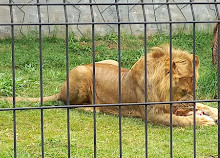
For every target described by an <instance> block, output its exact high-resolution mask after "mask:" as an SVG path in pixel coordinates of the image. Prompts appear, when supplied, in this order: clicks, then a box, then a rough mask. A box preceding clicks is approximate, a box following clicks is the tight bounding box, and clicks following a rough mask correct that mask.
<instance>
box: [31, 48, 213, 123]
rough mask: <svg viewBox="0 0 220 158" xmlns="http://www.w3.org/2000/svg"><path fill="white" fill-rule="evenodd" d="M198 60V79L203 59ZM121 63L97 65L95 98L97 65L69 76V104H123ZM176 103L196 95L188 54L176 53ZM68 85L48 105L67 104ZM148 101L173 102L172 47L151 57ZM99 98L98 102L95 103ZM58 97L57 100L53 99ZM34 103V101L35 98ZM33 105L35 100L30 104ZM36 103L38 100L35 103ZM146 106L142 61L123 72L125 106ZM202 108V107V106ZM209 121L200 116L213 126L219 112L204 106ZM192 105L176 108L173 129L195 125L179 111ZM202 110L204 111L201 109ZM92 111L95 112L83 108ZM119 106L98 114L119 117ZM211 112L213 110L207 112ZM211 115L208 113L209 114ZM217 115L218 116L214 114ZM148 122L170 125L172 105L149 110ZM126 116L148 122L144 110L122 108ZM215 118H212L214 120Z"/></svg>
mask: <svg viewBox="0 0 220 158" xmlns="http://www.w3.org/2000/svg"><path fill="white" fill-rule="evenodd" d="M195 59H196V65H195V68H196V76H195V77H196V79H197V78H198V68H199V59H198V58H197V57H195ZM118 69H119V68H118V63H117V62H116V61H113V60H107V61H102V62H97V63H95V94H93V64H88V65H82V66H78V67H76V68H74V69H73V70H71V71H70V73H69V104H93V103H95V104H117V103H119V86H118V85H119V74H118ZM172 74H173V75H172V76H173V79H172V81H173V84H172V85H173V86H172V87H173V88H172V90H173V96H172V98H173V100H174V101H181V100H191V99H192V91H193V84H192V83H193V56H192V55H191V54H189V53H187V52H185V51H181V50H174V49H173V50H172ZM66 87H67V83H66V82H64V83H63V85H62V89H61V91H60V93H59V94H56V95H54V96H52V97H51V98H50V99H48V97H46V98H44V100H45V101H47V100H53V99H58V100H61V101H63V102H65V103H67V88H66ZM147 89H148V91H147V101H148V102H161V101H162V102H164V101H170V55H169V47H156V48H154V49H153V50H152V51H151V52H150V53H148V55H147ZM94 96H95V100H94ZM53 97H54V98H53ZM32 99H34V98H32ZM30 101H31V100H30ZM35 101H36V100H35ZM144 102H145V58H144V57H142V58H140V59H139V60H138V61H137V62H136V63H135V64H134V66H133V67H132V68H131V69H124V68H121V103H144ZM201 105H202V106H201ZM201 105H200V104H198V107H197V108H198V109H199V110H201V111H202V109H204V108H206V113H207V114H208V115H210V118H209V117H203V116H199V117H198V118H197V119H196V121H197V124H198V125H213V124H215V123H214V120H216V117H217V113H216V109H213V108H210V107H208V106H205V105H204V106H203V104H201ZM185 106H187V107H188V106H191V108H192V105H191V104H178V105H174V106H173V111H174V114H173V126H190V125H193V116H177V115H175V111H176V110H177V109H179V108H181V107H185ZM199 107H202V108H199ZM82 109H84V110H92V108H82ZM118 109H119V108H118V106H105V107H98V108H97V111H100V112H105V113H111V114H118V112H119V110H118ZM207 109H209V110H207ZM207 111H208V112H207ZM213 111H214V112H213ZM147 112H148V114H147V116H148V121H150V122H152V123H156V124H162V125H169V124H170V114H169V112H170V105H169V104H168V105H151V106H148V111H147ZM122 115H123V116H135V117H141V118H142V119H144V118H145V110H144V106H142V105H139V106H122ZM211 117H212V118H211Z"/></svg>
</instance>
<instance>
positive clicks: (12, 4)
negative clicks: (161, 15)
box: [0, 1, 220, 6]
mask: <svg viewBox="0 0 220 158" xmlns="http://www.w3.org/2000/svg"><path fill="white" fill-rule="evenodd" d="M64 4H65V5H73V6H84V5H88V6H90V5H95V6H98V5H103V6H106V5H111V6H112V5H118V6H120V5H121V6H123V5H186V4H192V5H206V4H209V5H210V4H220V2H216V1H215V2H167V1H166V2H138V3H117V2H115V3H114V2H112V3H94V2H91V3H41V4H38V3H11V4H10V6H36V5H41V6H51V5H54V6H60V5H64ZM0 5H1V6H9V5H8V4H5V3H0Z"/></svg>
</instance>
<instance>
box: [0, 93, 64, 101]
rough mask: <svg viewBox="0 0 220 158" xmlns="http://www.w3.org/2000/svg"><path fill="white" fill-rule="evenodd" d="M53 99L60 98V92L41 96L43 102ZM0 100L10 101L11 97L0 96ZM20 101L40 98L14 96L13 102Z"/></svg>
mask: <svg viewBox="0 0 220 158" xmlns="http://www.w3.org/2000/svg"><path fill="white" fill-rule="evenodd" d="M54 100H60V93H57V94H55V95H52V96H48V97H43V102H47V101H54ZM0 101H8V102H12V101H13V97H2V98H0ZM20 101H28V102H40V101H41V98H26V97H16V98H15V102H20Z"/></svg>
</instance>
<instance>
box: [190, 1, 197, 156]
mask: <svg viewBox="0 0 220 158" xmlns="http://www.w3.org/2000/svg"><path fill="white" fill-rule="evenodd" d="M190 2H192V0H190ZM190 8H191V12H192V18H193V21H195V13H194V9H193V5H192V4H190ZM195 55H196V24H195V23H193V100H196V67H195V66H196V60H195ZM193 149H194V150H193V155H194V158H196V104H194V106H193Z"/></svg>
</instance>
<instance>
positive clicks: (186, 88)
mask: <svg viewBox="0 0 220 158" xmlns="http://www.w3.org/2000/svg"><path fill="white" fill-rule="evenodd" d="M173 94H174V95H173V100H175V101H181V100H192V99H193V78H192V77H181V78H179V79H178V81H177V82H176V83H175V86H174V87H173Z"/></svg>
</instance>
